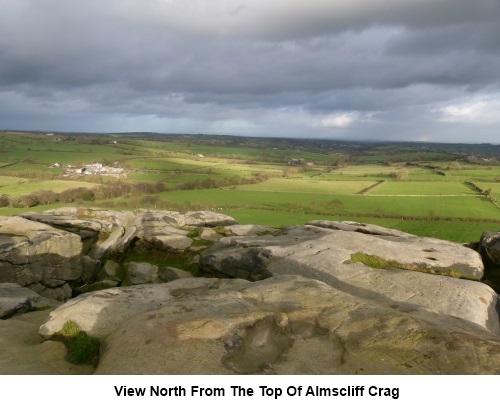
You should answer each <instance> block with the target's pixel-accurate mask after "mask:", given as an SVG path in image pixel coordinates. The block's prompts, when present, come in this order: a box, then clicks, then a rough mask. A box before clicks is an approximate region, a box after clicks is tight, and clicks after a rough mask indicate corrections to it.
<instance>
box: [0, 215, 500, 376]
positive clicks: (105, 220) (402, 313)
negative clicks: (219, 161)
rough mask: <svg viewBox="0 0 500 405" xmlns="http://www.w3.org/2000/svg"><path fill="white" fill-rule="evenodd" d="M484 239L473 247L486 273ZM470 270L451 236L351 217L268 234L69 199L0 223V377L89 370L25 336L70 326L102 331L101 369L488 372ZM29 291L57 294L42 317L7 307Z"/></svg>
mask: <svg viewBox="0 0 500 405" xmlns="http://www.w3.org/2000/svg"><path fill="white" fill-rule="evenodd" d="M27 218H29V219H27ZM34 221H37V222H34ZM214 227H217V228H216V229H212V228H214ZM228 235H232V236H228ZM495 238H496V236H495V235H486V236H485V237H484V238H483V239H484V243H483V241H482V242H481V244H483V245H484V246H482V249H483V251H482V254H483V255H484V257H485V258H486V259H485V260H487V261H488V265H489V266H490V267H489V268H490V270H491V268H492V267H491V266H494V265H493V264H492V263H493V261H494V260H495V259H494V257H495V253H494V252H495V249H496V247H495V246H496V243H497V242H496V239H495ZM212 242H214V243H212ZM207 245H211V247H210V248H209V249H208V250H207ZM486 248H488V249H489V252H490V251H491V252H493V253H488V254H490V255H491V256H492V258H491V259H490V258H489V256H487V253H486ZM198 251H200V252H201V254H200V256H197V255H198V254H199V253H198ZM149 259H151V261H155V262H156V263H168V262H169V261H171V262H172V263H178V264H175V265H179V266H184V265H185V266H189V268H193V269H194V270H196V271H198V269H197V267H196V265H195V266H192V262H193V260H194V261H198V260H200V265H201V270H202V271H205V273H206V274H211V275H214V276H217V277H221V276H222V277H229V278H234V279H231V280H230V279H215V278H213V279H210V278H193V277H192V275H191V274H190V273H187V272H184V271H183V270H180V269H175V268H171V267H168V264H167V265H166V266H165V265H162V267H160V268H159V267H158V266H156V265H153V264H150V263H145V262H148V261H149ZM139 262H141V263H139ZM175 265H174V266H175ZM495 266H496V265H495ZM186 268H188V267H186ZM483 269H484V267H483V263H482V261H481V257H480V255H479V254H478V253H477V252H475V251H473V250H472V249H469V248H466V247H464V246H461V245H458V244H455V243H451V242H446V241H442V240H436V239H432V238H420V237H416V236H414V235H409V234H406V233H403V232H399V231H394V230H390V229H386V228H382V227H379V226H374V225H367V224H359V223H355V222H335V221H311V222H310V223H309V224H308V225H305V226H293V227H287V228H284V229H279V230H277V229H274V228H269V227H261V226H254V225H237V224H236V221H234V220H233V219H232V218H230V217H227V216H224V215H221V214H217V213H210V212H205V211H201V212H191V213H186V214H180V213H177V212H170V211H139V212H136V213H132V212H113V211H106V210H91V209H80V208H70V209H68V208H63V209H58V210H51V211H47V212H45V213H41V214H26V215H24V218H20V217H14V218H0V282H2V281H5V282H13V281H22V283H19V284H21V285H24V286H27V287H29V288H30V290H26V289H23V288H21V287H20V286H17V285H12V284H4V285H2V284H0V317H2V316H3V317H5V318H9V319H6V320H0V343H2V344H3V343H5V344H6V345H7V346H6V347H5V348H3V347H2V346H1V345H0V347H2V349H0V373H4V374H6V373H20V374H24V373H26V374H37V373H42V374H51V373H61V374H70V373H80V372H83V373H91V372H93V370H94V369H93V368H88V367H87V368H78V367H76V366H71V365H69V364H68V363H67V362H66V361H65V360H64V357H65V349H64V347H63V346H62V344H61V343H58V342H51V341H48V342H45V343H42V340H41V338H40V337H37V336H36V335H35V331H36V330H38V331H39V333H40V335H41V336H43V337H44V338H50V337H51V336H52V335H53V334H54V333H56V332H58V331H60V330H61V329H62V328H63V326H64V324H65V323H66V322H67V321H70V320H71V321H76V322H77V323H78V324H79V326H80V328H81V329H82V330H83V331H84V332H86V333H88V334H90V335H92V336H96V337H98V338H99V339H101V341H102V346H101V359H100V362H99V367H98V369H97V373H100V374H128V373H133V374H153V373H161V374H177V373H179V374H239V373H241V374H253V373H268V374H274V373H275V374H357V373H361V374H363V373H365V374H406V373H411V374H442V373H446V374H457V373H458V374H490V373H491V374H498V373H500V338H499V335H500V327H499V319H498V312H497V309H498V308H496V305H497V304H498V300H497V294H496V293H495V292H494V291H493V290H492V289H491V288H490V287H488V286H487V285H485V284H484V283H480V282H477V281H473V280H479V279H481V277H483V274H484V273H483ZM9 272H10V273H9ZM2 277H3V278H2ZM12 278H13V279H12ZM171 280H174V281H171ZM247 280H250V281H254V282H250V281H247ZM164 282H166V283H164ZM119 283H123V284H122V287H117V285H119ZM157 283H162V284H157ZM126 284H134V285H132V286H130V287H123V285H126ZM108 287H111V288H108ZM2 288H3V289H2ZM72 288H73V289H74V290H73V291H72ZM95 290H99V291H95ZM35 293H40V294H42V295H44V296H46V297H52V298H54V299H57V300H68V299H69V300H68V301H67V302H66V303H65V304H63V305H61V306H60V307H58V308H56V309H54V310H52V311H51V312H50V315H48V317H47V318H46V319H43V318H42V317H41V315H40V311H36V312H31V313H26V314H22V315H19V314H20V313H23V312H25V311H33V310H35V309H36V310H39V309H40V307H44V305H46V304H47V302H49V300H46V302H44V301H43V300H44V298H41V297H39V296H38V295H37V294H35ZM75 293H83V294H82V295H80V296H78V297H76V298H72V299H70V298H71V296H72V294H75ZM50 302H52V303H53V301H50ZM54 305H56V304H54ZM2 314H4V315H2ZM43 316H44V317H46V316H47V314H44V315H43ZM40 325H41V326H40ZM3 327H4V329H3V330H2V328H3ZM38 327H39V329H38ZM16 336H18V340H16ZM17 350H19V351H20V353H22V356H21V357H20V358H19V359H17V360H16V358H15V357H16V356H15V355H14V354H15V353H17ZM9 354H10V357H9ZM30 356H32V357H33V362H32V364H31V363H30V360H29V359H30ZM49 363H50V364H49ZM3 367H11V368H10V369H9V371H4V370H2V368H3ZM32 368H36V369H32Z"/></svg>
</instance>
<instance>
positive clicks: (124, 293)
mask: <svg viewBox="0 0 500 405" xmlns="http://www.w3.org/2000/svg"><path fill="white" fill-rule="evenodd" d="M213 283H214V280H211V279H182V280H177V281H175V284H174V283H167V284H141V285H135V286H130V287H119V288H112V289H109V290H103V291H97V292H92V293H88V294H82V295H79V296H78V297H76V298H73V299H72V300H70V301H68V302H66V303H65V304H63V305H61V306H60V307H59V308H57V309H55V310H54V311H52V312H51V313H50V315H49V320H48V321H47V322H46V323H44V324H43V325H41V327H40V330H39V333H40V335H41V336H43V337H45V338H49V337H51V336H52V335H53V334H54V333H56V332H58V331H60V330H61V329H62V327H63V326H64V324H65V323H66V322H67V321H71V320H73V321H76V322H77V323H78V325H79V326H80V328H81V330H82V331H83V332H86V333H87V334H89V335H91V336H95V337H99V338H103V337H105V336H107V335H108V334H109V333H111V332H112V331H113V330H115V329H116V328H117V327H118V326H119V325H121V324H122V323H123V322H124V321H126V320H128V319H130V318H132V317H134V316H135V315H137V314H141V313H145V312H148V311H151V310H155V309H158V308H161V307H162V306H163V305H167V304H168V303H169V302H171V301H173V300H174V299H175V296H180V295H183V294H188V295H189V293H192V294H194V295H196V294H197V293H198V294H199V293H201V292H203V291H206V290H208V289H209V288H210V286H211V285H212V284H213Z"/></svg>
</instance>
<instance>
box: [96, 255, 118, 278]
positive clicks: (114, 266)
mask: <svg viewBox="0 0 500 405" xmlns="http://www.w3.org/2000/svg"><path fill="white" fill-rule="evenodd" d="M119 270H120V265H119V264H118V263H116V262H114V261H113V260H106V263H104V266H102V269H101V271H100V272H99V275H98V278H99V280H104V279H108V278H119V274H118V273H119Z"/></svg>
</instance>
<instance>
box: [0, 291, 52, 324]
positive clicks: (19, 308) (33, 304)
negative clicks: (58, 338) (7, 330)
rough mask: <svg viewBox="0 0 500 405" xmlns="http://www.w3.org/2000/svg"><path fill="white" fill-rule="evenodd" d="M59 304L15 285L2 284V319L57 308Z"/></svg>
mask: <svg viewBox="0 0 500 405" xmlns="http://www.w3.org/2000/svg"><path fill="white" fill-rule="evenodd" d="M58 305H59V303H58V302H56V301H53V300H50V299H47V298H44V297H41V296H40V295H39V294H37V293H35V292H34V291H32V290H30V289H28V288H24V287H21V286H20V285H18V284H14V283H1V284H0V319H7V318H11V317H13V316H14V315H19V314H23V313H25V312H29V311H35V310H40V309H43V308H55V307H57V306H58Z"/></svg>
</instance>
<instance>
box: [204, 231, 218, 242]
mask: <svg viewBox="0 0 500 405" xmlns="http://www.w3.org/2000/svg"><path fill="white" fill-rule="evenodd" d="M200 238H201V239H203V240H208V241H212V242H215V241H218V240H219V239H220V238H222V235H220V234H218V233H217V232H215V231H214V230H213V229H212V228H203V230H202V231H201V233H200Z"/></svg>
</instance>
